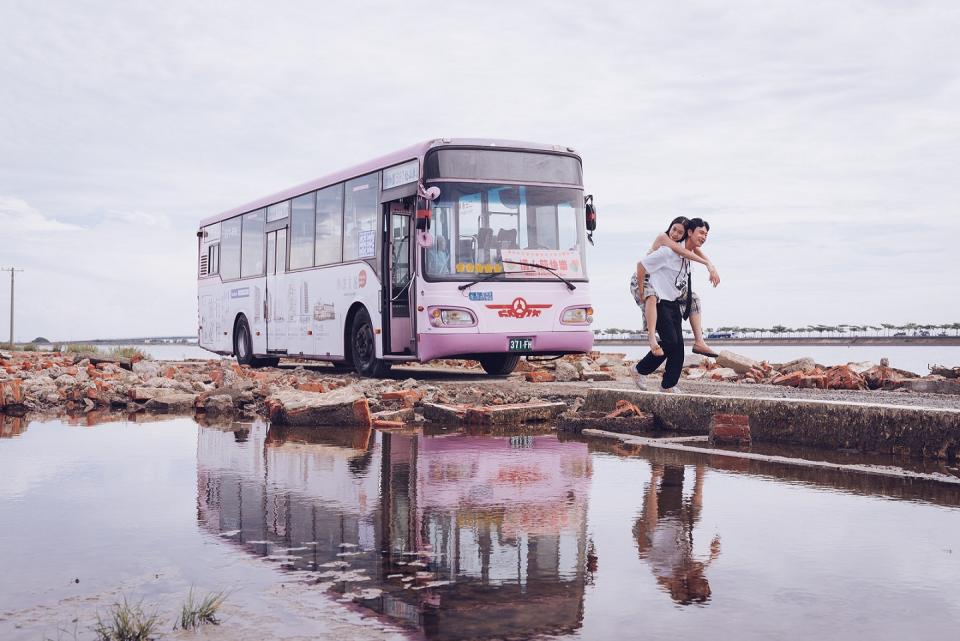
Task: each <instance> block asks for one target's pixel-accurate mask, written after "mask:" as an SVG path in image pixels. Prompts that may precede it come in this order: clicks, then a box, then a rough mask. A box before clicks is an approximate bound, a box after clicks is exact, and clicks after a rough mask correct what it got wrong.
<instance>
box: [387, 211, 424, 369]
mask: <svg viewBox="0 0 960 641" xmlns="http://www.w3.org/2000/svg"><path fill="white" fill-rule="evenodd" d="M412 207H413V205H412V199H410V198H406V199H402V200H395V201H393V202H390V203H387V204H386V210H387V211H386V223H387V224H386V225H384V229H385V230H386V231H387V234H386V241H387V242H386V247H385V249H386V251H384V252H383V256H384V274H385V275H386V278H385V279H384V282H385V283H389V286H388V287H384V298H385V299H387V300H385V301H384V303H385V304H384V306H383V310H384V323H383V326H384V328H385V329H386V331H385V332H384V333H385V334H386V336H385V337H384V339H385V340H384V344H383V351H384V353H386V354H394V355H412V354H413V353H414V352H415V348H416V343H415V339H414V326H413V314H412V313H411V306H412V305H413V300H412V298H413V287H412V285H413V261H412V257H413V248H412V243H411V242H410V238H411V233H412V231H413V230H412V225H413V215H412V214H413V211H412Z"/></svg>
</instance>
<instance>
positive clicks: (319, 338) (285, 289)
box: [197, 139, 595, 375]
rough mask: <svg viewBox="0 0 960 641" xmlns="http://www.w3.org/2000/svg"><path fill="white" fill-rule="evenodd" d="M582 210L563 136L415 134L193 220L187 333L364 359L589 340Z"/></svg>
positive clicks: (378, 370)
mask: <svg viewBox="0 0 960 641" xmlns="http://www.w3.org/2000/svg"><path fill="white" fill-rule="evenodd" d="M587 198H588V199H589V198H590V197H587ZM588 216H589V218H588ZM594 223H595V217H594V213H593V212H592V204H591V205H590V206H589V207H588V206H587V205H586V200H585V197H584V193H583V175H582V169H581V163H580V157H579V156H578V155H577V154H576V153H574V151H573V150H572V149H570V148H568V147H561V146H558V145H541V144H534V143H518V142H510V141H502V140H496V141H495V140H486V139H484V140H474V139H460V140H450V139H438V140H431V141H427V142H424V143H422V144H419V145H415V146H413V147H409V148H407V149H403V150H401V151H398V152H395V153H393V154H390V155H387V156H384V157H381V158H377V159H375V160H371V161H370V162H367V163H365V164H362V165H358V166H356V167H351V168H348V169H344V170H342V171H339V172H336V173H333V174H330V175H327V176H324V177H322V178H318V179H316V180H313V181H310V182H308V183H304V184H302V185H298V186H295V187H291V188H290V189H287V190H285V191H283V192H280V193H277V194H273V195H271V196H266V197H264V198H260V199H258V200H256V201H253V202H251V203H248V204H246V205H242V206H239V207H236V208H234V209H231V210H229V211H227V212H224V213H222V214H220V215H217V216H213V217H210V218H207V219H206V220H203V221H202V222H201V223H200V227H199V229H198V231H197V236H198V245H197V250H198V263H197V264H198V302H199V329H198V331H199V345H200V347H203V348H205V349H208V350H211V351H214V352H217V353H219V354H226V355H231V354H232V355H236V357H237V359H238V360H239V361H240V362H241V363H245V364H251V365H266V364H271V363H273V362H275V361H276V360H277V359H279V358H280V357H281V356H293V355H296V356H299V357H304V358H315V359H319V360H326V361H333V362H337V363H341V364H345V365H352V366H353V367H355V368H356V369H357V371H359V372H360V373H361V374H365V375H380V374H382V373H384V372H385V371H386V370H387V369H389V367H390V365H391V364H392V363H395V362H402V361H429V360H431V359H435V358H444V357H445V358H451V357H452V358H476V359H478V360H479V361H480V363H481V364H482V365H483V367H484V369H485V370H486V371H488V372H490V373H493V374H506V373H509V372H510V371H512V370H513V368H514V367H515V366H516V364H517V361H518V359H519V357H520V356H522V355H532V354H537V355H546V354H554V355H556V354H566V353H576V352H584V351H588V350H589V349H590V348H591V346H592V344H593V333H592V332H591V331H590V327H589V326H590V323H591V322H592V308H591V306H590V304H591V303H590V301H591V298H590V293H589V289H588V282H587V271H586V263H585V258H586V246H585V245H586V243H585V240H586V231H587V227H588V225H589V226H590V228H591V229H592V227H593V224H594ZM428 231H429V234H428V233H427V232H428ZM317 305H319V310H318V311H315V310H317Z"/></svg>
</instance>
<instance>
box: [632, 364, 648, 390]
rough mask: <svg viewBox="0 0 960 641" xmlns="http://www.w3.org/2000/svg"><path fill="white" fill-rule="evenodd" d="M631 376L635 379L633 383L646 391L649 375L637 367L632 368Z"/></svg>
mask: <svg viewBox="0 0 960 641" xmlns="http://www.w3.org/2000/svg"><path fill="white" fill-rule="evenodd" d="M630 378H632V379H633V384H634V385H636V386H637V389H642V390H644V391H646V389H647V377H646V376H644V375H643V374H641V373H640V372H638V371H637V369H636V368H635V367H632V368H630Z"/></svg>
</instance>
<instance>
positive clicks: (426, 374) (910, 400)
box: [393, 366, 960, 410]
mask: <svg viewBox="0 0 960 641" xmlns="http://www.w3.org/2000/svg"><path fill="white" fill-rule="evenodd" d="M393 376H394V377H401V378H407V377H408V376H409V377H416V378H418V379H422V380H424V381H425V382H427V381H428V382H429V384H431V385H438V386H441V387H447V386H449V387H460V386H467V387H481V386H482V387H483V389H484V390H486V391H493V389H498V390H502V391H503V392H511V393H517V392H525V393H530V394H536V395H538V396H541V397H543V398H558V399H566V398H576V397H578V396H583V395H585V394H586V391H587V390H589V389H591V388H623V389H631V390H633V389H636V387H635V386H634V384H633V381H632V380H630V379H629V378H622V379H618V380H616V381H602V382H592V383H591V382H573V383H528V382H526V381H525V380H524V379H523V378H522V376H519V375H513V376H509V377H507V378H493V377H488V376H485V375H484V374H482V373H479V374H478V373H474V372H472V371H464V370H457V369H447V368H431V367H416V366H405V367H397V368H395V370H394V374H393ZM647 387H648V389H650V390H651V391H655V390H657V389H659V387H660V377H659V376H658V375H657V374H653V375H651V376H650V377H648V382H647ZM678 387H679V388H680V389H681V390H682V391H683V392H685V393H688V394H707V395H710V396H741V397H749V398H762V397H769V398H802V399H810V400H820V401H842V402H847V403H870V404H882V405H907V406H910V407H927V408H933V409H954V410H960V396H952V395H947V394H925V393H920V392H909V391H895V392H885V391H879V390H877V391H870V390H867V391H847V390H822V389H799V388H794V387H781V386H779V385H762V384H744V383H721V382H715V381H684V380H682V379H681V381H680V383H679V385H678Z"/></svg>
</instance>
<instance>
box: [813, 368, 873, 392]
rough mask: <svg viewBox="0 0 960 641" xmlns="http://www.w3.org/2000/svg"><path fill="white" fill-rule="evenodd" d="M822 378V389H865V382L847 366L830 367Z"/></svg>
mask: <svg viewBox="0 0 960 641" xmlns="http://www.w3.org/2000/svg"><path fill="white" fill-rule="evenodd" d="M868 369H869V368H868ZM864 371H866V370H864ZM823 378H824V380H823V387H824V388H827V389H845V390H858V389H867V382H866V380H864V378H863V377H862V376H860V374H858V373H856V372H854V371H853V370H851V369H850V367H848V366H847V365H838V366H836V367H831V368H830V369H828V370H827V371H826V372H825V373H824V376H823Z"/></svg>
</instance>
